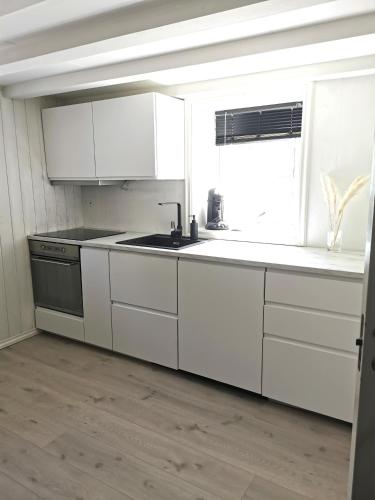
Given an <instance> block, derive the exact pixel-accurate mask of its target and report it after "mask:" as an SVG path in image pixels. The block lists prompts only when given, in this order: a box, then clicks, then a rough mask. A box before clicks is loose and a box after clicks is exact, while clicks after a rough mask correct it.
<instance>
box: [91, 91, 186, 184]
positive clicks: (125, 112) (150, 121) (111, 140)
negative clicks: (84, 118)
mask: <svg viewBox="0 0 375 500" xmlns="http://www.w3.org/2000/svg"><path fill="white" fill-rule="evenodd" d="M93 117H94V138H95V157H96V175H97V177H100V178H107V177H110V178H127V179H128V178H150V179H183V178H184V103H183V101H181V100H179V99H175V98H173V97H169V96H165V95H162V94H157V93H154V92H153V93H149V94H140V95H134V96H128V97H119V98H116V99H108V100H105V101H96V102H94V103H93Z"/></svg>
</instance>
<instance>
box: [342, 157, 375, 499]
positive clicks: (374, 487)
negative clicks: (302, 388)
mask: <svg viewBox="0 0 375 500" xmlns="http://www.w3.org/2000/svg"><path fill="white" fill-rule="evenodd" d="M374 158H375V156H374ZM374 165H375V162H374V161H373V178H372V190H371V191H372V194H371V210H370V224H369V231H368V236H367V243H368V244H367V246H366V268H365V283H364V294H363V318H364V321H363V328H362V335H361V341H362V342H363V345H362V347H361V348H360V359H359V371H358V377H357V394H356V404H355V414H354V424H353V439H352V452H351V462H350V477H349V493H348V498H349V499H350V500H369V499H370V498H371V499H372V498H375V474H374V471H375V307H374V305H375V224H374V214H375V211H374V202H375V197H374V194H375V185H374V183H375V178H374Z"/></svg>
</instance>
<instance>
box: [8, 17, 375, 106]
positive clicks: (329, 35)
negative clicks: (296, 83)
mask: <svg viewBox="0 0 375 500" xmlns="http://www.w3.org/2000/svg"><path fill="white" fill-rule="evenodd" d="M374 26H375V14H370V15H365V16H357V17H356V18H350V19H341V20H338V21H332V22H329V23H322V24H319V25H314V26H308V27H303V28H297V29H294V30H288V31H284V32H281V33H272V34H267V35H263V36H258V37H254V38H247V39H243V40H236V41H232V42H228V43H224V44H216V45H211V46H206V47H200V48H199V49H198V48H195V49H190V50H185V51H181V52H175V53H171V54H164V55H160V56H156V57H151V58H145V59H139V60H134V61H129V62H126V63H118V64H110V65H107V66H102V67H99V68H92V69H87V70H81V71H76V72H73V73H67V74H65V75H59V76H52V77H46V78H41V79H35V80H32V81H28V82H22V83H18V84H13V85H9V86H5V87H4V94H5V95H6V96H8V97H36V96H41V95H51V94H58V93H62V92H72V91H75V90H81V89H85V88H95V87H102V86H107V85H114V84H120V83H126V82H133V81H139V80H144V79H152V77H156V76H157V75H155V73H159V72H162V71H166V70H170V69H175V68H186V67H189V66H193V65H197V64H198V65H199V64H201V65H207V64H215V63H218V62H219V61H225V64H223V65H222V67H223V68H224V69H225V67H227V66H228V67H229V65H230V64H234V62H231V61H233V59H234V58H243V59H242V61H240V62H241V63H242V64H241V66H242V70H243V71H246V72H247V73H252V72H253V70H254V68H252V64H254V63H256V65H257V67H258V68H260V69H257V71H265V70H269V69H275V68H277V67H283V65H284V67H287V66H288V65H289V67H291V66H296V65H298V64H301V63H302V64H303V60H304V58H305V56H306V54H310V55H309V57H310V58H311V60H310V62H311V63H318V62H321V61H325V60H327V58H328V57H331V56H330V55H329V52H328V48H330V49H332V47H333V49H335V54H339V56H337V55H336V56H335V57H336V58H337V59H340V58H349V57H360V56H364V55H370V54H372V53H375V40H374V38H375V35H374V33H373V32H374V29H373V27H374ZM337 40H343V42H342V44H344V45H341V48H340V47H339V48H338V47H337V46H336V48H335V46H333V45H332V43H331V45H330V46H329V45H328V43H329V42H336V41H337ZM336 43H337V42H336ZM324 44H326V45H324ZM314 45H315V47H314ZM301 47H304V49H303V50H304V51H305V52H304V51H303V50H302V49H301ZM317 49H318V50H317ZM338 49H339V50H338ZM306 51H307V52H306ZM272 53H273V56H272V55H271V54H272ZM340 54H341V56H340ZM275 55H276V56H277V57H275ZM335 57H332V59H333V60H334V59H335ZM262 58H264V59H267V61H268V63H267V64H268V66H265V65H264V64H263V65H262V64H261V61H262ZM293 58H294V59H293ZM301 59H302V62H301ZM271 64H273V65H274V68H272V67H270V65H271ZM278 64H279V66H278ZM202 67H203V66H202ZM239 74H240V73H239ZM225 76H229V75H225V74H223V75H222V77H225ZM218 77H219V76H217V74H216V76H213V78H218Z"/></svg>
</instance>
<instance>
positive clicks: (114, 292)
mask: <svg viewBox="0 0 375 500" xmlns="http://www.w3.org/2000/svg"><path fill="white" fill-rule="evenodd" d="M110 275H111V298H112V300H113V301H116V302H122V303H124V304H130V305H134V306H139V307H146V308H148V309H155V310H157V311H164V312H169V313H173V314H176V313H177V259H176V258H175V257H159V256H156V255H146V254H140V253H135V252H125V251H120V252H111V253H110Z"/></svg>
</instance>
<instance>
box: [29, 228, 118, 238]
mask: <svg viewBox="0 0 375 500" xmlns="http://www.w3.org/2000/svg"><path fill="white" fill-rule="evenodd" d="M124 232H125V231H122V232H120V231H108V230H107V229H89V228H86V227H76V228H73V229H63V230H62V231H51V232H49V233H39V234H36V235H35V236H47V237H48V238H58V239H61V240H76V241H86V240H94V239H95V238H104V237H105V236H113V235H115V234H123V233H124Z"/></svg>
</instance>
